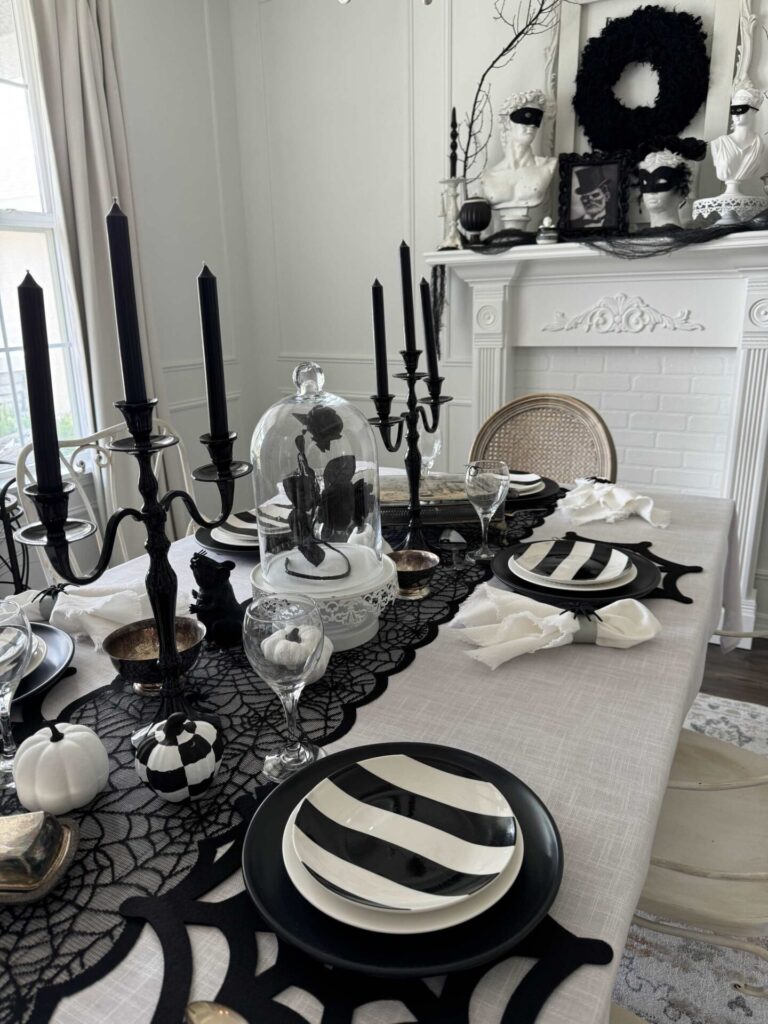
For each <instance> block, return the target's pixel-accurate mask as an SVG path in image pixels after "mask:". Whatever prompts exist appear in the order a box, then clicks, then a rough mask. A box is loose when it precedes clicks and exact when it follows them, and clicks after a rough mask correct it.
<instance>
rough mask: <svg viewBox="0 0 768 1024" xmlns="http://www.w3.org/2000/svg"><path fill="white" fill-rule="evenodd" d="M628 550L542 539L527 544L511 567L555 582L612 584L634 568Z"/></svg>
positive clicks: (582, 542) (516, 556)
mask: <svg viewBox="0 0 768 1024" xmlns="http://www.w3.org/2000/svg"><path fill="white" fill-rule="evenodd" d="M631 565H632V563H631V560H630V558H629V556H628V555H627V553H626V552H625V551H622V550H621V549H620V548H616V547H613V546H612V545H611V544H596V543H593V542H591V541H582V540H541V541H534V542H533V543H532V544H527V545H525V550H524V551H522V552H520V553H517V554H515V555H514V557H513V558H512V560H511V563H510V568H513V569H515V568H517V569H520V570H522V572H523V573H526V574H528V575H530V576H533V577H536V578H540V579H541V580H542V581H546V580H551V581H553V582H555V583H574V584H579V583H610V582H612V581H613V580H616V579H619V578H620V577H621V576H623V575H624V574H625V573H626V572H627V571H628V570H629V569H630V568H631Z"/></svg>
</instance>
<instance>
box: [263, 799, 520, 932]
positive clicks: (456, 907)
mask: <svg viewBox="0 0 768 1024" xmlns="http://www.w3.org/2000/svg"><path fill="white" fill-rule="evenodd" d="M300 806H301V804H299V805H298V806H297V807H296V808H295V809H294V811H293V812H292V814H291V816H290V817H289V818H288V821H287V822H286V825H285V830H284V831H283V843H282V847H283V862H284V864H285V870H286V871H287V873H288V877H289V878H290V880H291V882H292V883H293V884H294V886H295V887H296V889H297V890H298V892H299V893H301V895H302V896H303V897H304V899H306V900H307V901H308V902H309V903H311V904H312V906H313V907H315V908H316V909H317V910H319V911H321V912H322V913H323V914H327V915H328V917H332V918H333V919H334V920H335V921H341V923H342V924H348V925H351V926H352V927H353V928H362V929H363V930H364V931H367V932H383V933H385V934H388V935H418V934H420V933H422V932H437V931H440V930H442V929H443V928H453V927H454V926H455V925H458V924H463V923H464V922H465V921H471V920H472V918H473V917H477V916H478V915H479V914H482V913H484V912H485V911H486V910H489V909H490V908H491V907H492V906H493V905H494V904H495V903H497V902H498V901H499V900H500V899H501V898H502V896H504V895H505V894H506V893H507V892H509V890H510V889H511V888H512V885H513V884H514V882H515V879H516V878H517V876H518V874H519V873H520V868H521V867H522V865H523V852H524V850H523V847H524V843H523V834H522V831H521V829H520V823H519V822H518V823H517V841H516V843H515V850H514V854H513V855H512V859H511V860H510V862H509V864H508V865H507V866H506V868H505V869H504V871H502V872H501V874H500V875H498V876H497V877H496V878H495V879H494V880H493V882H491V884H490V885H487V886H486V887H485V888H484V889H481V890H480V892H478V893H476V894H475V895H474V896H471V897H470V898H469V899H465V900H459V901H458V902H457V903H454V904H451V905H450V906H447V907H441V908H440V909H439V910H424V911H415V912H414V911H401V912H396V911H391V910H377V909H375V908H373V907H366V906H364V904H362V903H350V902H349V900H345V899H343V898H342V897H341V896H336V895H334V893H332V892H330V891H329V890H328V889H326V888H325V886H323V885H321V884H320V883H319V882H317V881H316V880H315V879H314V878H313V877H312V875H310V874H309V872H308V871H307V870H306V869H305V868H304V866H303V865H302V863H301V861H300V860H299V858H298V857H297V855H296V851H295V850H294V848H293V826H294V822H295V820H296V816H297V815H298V813H299V807H300Z"/></svg>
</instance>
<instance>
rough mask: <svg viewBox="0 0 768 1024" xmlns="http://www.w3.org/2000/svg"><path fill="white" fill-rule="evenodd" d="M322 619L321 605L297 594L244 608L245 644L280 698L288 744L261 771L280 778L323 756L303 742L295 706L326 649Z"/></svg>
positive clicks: (254, 664) (268, 598)
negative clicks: (318, 606)
mask: <svg viewBox="0 0 768 1024" xmlns="http://www.w3.org/2000/svg"><path fill="white" fill-rule="evenodd" d="M323 643H324V632H323V620H322V619H321V618H320V612H319V611H318V610H317V605H316V604H315V602H314V601H313V600H312V599H311V598H309V597H303V596H301V595H299V594H280V595H275V596H271V595H269V596H266V597H260V598H258V600H256V601H252V602H251V604H249V605H248V607H247V608H246V610H245V618H244V620H243V648H244V649H245V654H246V657H247V658H248V661H249V662H250V664H251V667H252V668H253V670H254V671H255V672H256V673H257V674H258V675H260V676H261V678H262V679H263V680H264V682H265V683H267V684H268V685H269V686H270V687H271V689H273V690H274V691H275V693H276V694H277V696H278V697H279V698H280V703H281V704H282V705H283V711H284V712H285V721H286V725H287V731H288V743H287V745H286V746H285V747H283V748H281V749H280V750H276V751H273V752H272V753H271V754H268V755H267V757H266V758H265V759H264V768H263V774H264V775H265V776H266V777H267V778H268V779H271V780H272V781H273V782H282V781H283V779H287V778H288V777H289V776H290V775H293V773H294V772H296V771H298V770H299V769H300V768H304V767H305V765H308V764H311V763H312V762H313V761H316V760H317V758H318V757H322V755H323V752H322V751H321V750H320V748H319V747H316V746H315V744H314V743H308V742H307V741H306V740H302V736H301V728H300V726H299V723H298V718H297V713H296V712H297V706H298V703H299V697H300V696H301V691H302V690H303V689H304V686H305V684H306V681H307V678H308V677H309V676H310V675H311V674H312V672H313V670H314V669H315V667H316V666H317V663H318V661H319V660H320V655H321V653H322V650H323Z"/></svg>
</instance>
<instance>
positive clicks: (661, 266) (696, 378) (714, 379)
mask: <svg viewBox="0 0 768 1024" xmlns="http://www.w3.org/2000/svg"><path fill="white" fill-rule="evenodd" d="M426 260H427V262H428V263H429V264H440V263H443V264H445V265H446V266H447V268H448V271H449V273H448V281H447V295H448V308H447V311H446V338H447V339H448V341H447V344H448V348H449V352H448V358H447V363H449V364H450V361H451V359H450V338H451V336H452V335H453V336H454V337H455V336H457V335H456V332H461V331H464V332H465V331H466V330H467V328H468V327H469V330H470V331H471V338H472V350H471V360H472V429H473V432H474V431H476V430H477V429H478V428H479V426H480V425H481V424H482V423H483V421H484V420H485V419H486V418H487V417H488V416H490V415H491V413H493V412H494V411H495V410H496V409H498V408H499V407H500V406H502V405H504V404H505V402H508V401H509V400H510V399H511V398H514V397H516V396H517V395H518V394H520V393H521V392H522V391H525V390H540V391H543V390H550V391H569V390H572V391H576V393H577V394H578V393H579V391H581V392H584V391H585V390H586V391H594V392H595V393H598V392H599V393H600V394H602V395H605V394H606V392H610V391H611V388H612V387H613V386H614V385H615V386H616V387H617V388H618V389H619V390H617V391H616V393H615V394H614V395H613V402H612V404H611V405H610V406H609V407H611V408H614V409H616V410H622V406H623V405H624V404H626V405H627V406H629V409H627V410H625V411H622V412H620V413H619V415H621V416H622V417H623V418H622V419H621V420H617V421H615V422H618V423H621V424H622V427H621V429H620V430H617V431H616V433H617V434H618V435H619V436H618V437H617V448H618V449H619V451H620V453H621V451H622V449H624V448H625V445H624V444H622V443H621V442H622V441H625V443H626V455H627V463H628V464H629V463H632V462H633V461H634V462H635V463H638V462H639V463H642V464H643V465H647V466H648V473H649V475H648V477H647V478H645V477H636V478H635V479H634V480H633V479H631V478H630V479H629V480H628V481H627V482H629V483H640V482H642V481H643V480H644V479H647V482H649V483H652V482H657V483H658V482H660V481H661V482H664V483H665V484H666V485H667V486H674V485H675V480H676V475H677V474H679V475H680V478H681V480H682V481H683V482H682V484H681V485H680V486H679V487H677V489H678V490H684V491H685V490H688V491H692V492H694V491H703V492H708V493H719V494H721V495H722V496H724V497H732V498H733V499H734V500H735V502H736V507H737V510H738V519H739V535H740V536H739V554H740V564H741V593H742V606H743V615H744V627H745V629H753V628H754V622H755V613H756V595H755V586H754V576H755V568H756V561H757V553H758V545H759V542H760V533H761V525H762V519H763V508H764V502H765V487H766V465H765V463H766V436H767V434H768V232H755V233H749V234H737V235H731V236H728V237H727V238H724V239H721V240H719V241H716V242H711V243H709V244H708V245H699V246H691V247H690V248H688V249H684V250H681V251H680V252H677V253H675V254H673V255H670V256H662V257H653V258H649V259H641V260H634V261H629V260H621V259H618V258H616V257H613V256H609V255H606V254H603V253H596V252H594V251H593V250H590V249H588V248H586V247H585V246H582V245H579V244H575V243H563V244H560V245H557V246H526V247H523V248H520V249H517V250H514V249H513V250H510V251H509V252H507V253H504V254H502V255H498V256H486V255H480V254H477V253H471V252H463V251H459V252H435V253H428V254H427V256H426ZM530 349H538V350H547V352H548V353H550V356H549V357H545V353H544V352H542V354H541V357H540V362H539V363H536V362H532V359H533V355H532V354H531V355H530V356H529V355H528V354H527V353H525V350H530ZM573 349H577V352H576V353H573V351H572V350H573ZM646 349H647V350H649V358H648V359H647V360H646V359H644V358H643V356H644V350H646ZM557 350H563V351H564V354H565V351H566V350H569V351H570V356H571V359H572V360H574V359H575V362H569V361H568V360H567V359H566V360H565V362H564V365H565V367H566V368H567V369H569V370H570V371H572V372H563V370H562V366H561V365H560V364H559V363H558V358H557V356H558V351H557ZM588 350H592V351H593V352H594V357H595V360H594V363H593V364H590V360H589V355H590V352H589V351H588ZM627 350H635V353H636V359H635V360H634V361H633V359H632V354H631V353H630V352H628V351H627ZM650 350H653V352H654V353H655V355H654V356H653V357H652V358H651V354H650ZM714 350H720V351H719V352H715V351H714ZM723 350H725V351H723ZM524 353H525V354H524ZM598 353H602V354H603V355H604V356H605V358H604V359H600V358H597V357H598ZM658 353H661V355H660V356H659V355H658ZM708 353H711V358H709V359H707V354H708ZM516 354H517V358H515V356H516ZM688 360H690V369H688V370H687V368H686V364H687V361H688ZM635 364H636V365H635ZM532 367H533V368H534V371H535V372H531V368H532ZM633 369H635V370H637V371H639V372H638V373H637V375H635V376H633V375H632V372H631V371H632V370H633ZM649 369H650V371H651V372H647V371H648V370H649ZM578 370H582V371H583V372H576V371H578ZM613 370H619V371H621V372H618V373H616V372H611V371H613ZM701 370H704V371H707V372H704V373H702V372H700V371H701ZM516 375H517V377H518V378H521V379H520V380H518V379H516ZM530 382H533V384H534V386H530ZM550 382H551V383H550ZM572 382H574V387H569V385H570V384H571V383H572ZM622 388H624V389H625V391H624V393H622V391H621V389H622ZM644 395H646V396H647V401H645V400H644V398H643V396H644ZM659 395H661V396H662V397H661V399H660V400H659V399H658V397H652V396H659ZM716 399H717V402H716V401H715V400H716ZM699 407H700V408H699ZM644 410H645V411H644ZM684 414H685V415H684ZM608 419H609V425H610V417H608ZM627 427H628V428H638V429H628V430H627V429H624V428H627ZM654 428H655V429H654ZM687 430H690V431H701V432H700V433H693V432H691V433H687ZM643 441H650V442H651V443H649V444H647V445H646V450H645V451H644V452H643V451H641V449H640V447H639V446H640V445H642V443H643ZM633 444H636V445H637V446H638V447H636V448H633V447H632V445H633ZM680 466H682V467H700V468H701V470H702V472H701V473H700V474H699V475H697V473H696V472H695V470H694V469H686V468H683V469H678V468H676V467H680ZM633 472H634V473H635V474H641V473H642V470H641V469H638V468H637V466H634V468H633ZM619 479H620V480H621V479H622V458H621V457H620V458H619Z"/></svg>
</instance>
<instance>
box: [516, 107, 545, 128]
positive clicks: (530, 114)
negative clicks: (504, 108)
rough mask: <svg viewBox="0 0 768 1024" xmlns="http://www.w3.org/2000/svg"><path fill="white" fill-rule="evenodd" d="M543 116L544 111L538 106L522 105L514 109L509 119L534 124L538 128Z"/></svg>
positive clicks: (517, 122) (519, 122)
mask: <svg viewBox="0 0 768 1024" xmlns="http://www.w3.org/2000/svg"><path fill="white" fill-rule="evenodd" d="M543 117H544V111H543V110H539V108H538V107H520V109H519V110H513V111H512V113H511V114H510V115H509V120H510V121H514V122H515V124H533V125H535V126H536V127H537V128H538V127H539V125H540V124H541V121H542V118H543Z"/></svg>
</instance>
